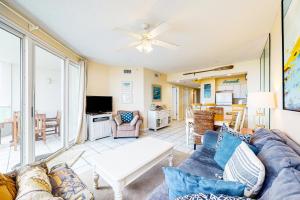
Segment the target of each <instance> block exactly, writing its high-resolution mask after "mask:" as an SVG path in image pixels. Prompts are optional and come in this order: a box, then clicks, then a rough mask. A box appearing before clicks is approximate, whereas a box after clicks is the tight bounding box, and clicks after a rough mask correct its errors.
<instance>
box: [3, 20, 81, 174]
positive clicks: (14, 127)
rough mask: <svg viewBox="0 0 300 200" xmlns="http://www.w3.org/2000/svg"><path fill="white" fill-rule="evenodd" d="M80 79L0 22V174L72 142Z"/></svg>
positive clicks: (72, 65)
mask: <svg viewBox="0 0 300 200" xmlns="http://www.w3.org/2000/svg"><path fill="white" fill-rule="evenodd" d="M20 31H21V30H20ZM23 48H24V50H23ZM81 74H82V71H81V66H80V65H79V64H78V63H76V62H75V61H71V60H69V58H67V57H66V56H63V55H61V54H60V53H59V52H57V51H56V50H55V49H53V48H52V47H51V46H48V45H45V44H44V43H41V42H40V41H39V39H37V38H32V37H31V35H26V33H24V34H23V33H20V32H18V31H17V30H15V29H13V28H12V27H10V26H8V25H7V24H4V23H3V22H2V21H1V19H0V173H5V172H9V171H12V170H13V169H14V167H16V166H17V165H20V164H27V163H30V162H33V161H34V160H39V159H41V158H46V157H48V156H49V155H51V154H53V153H54V152H57V151H58V150H61V149H62V148H64V147H67V146H68V145H70V144H72V142H74V141H75V139H76V136H77V134H78V128H79V123H80V118H79V113H80V111H81V109H82V108H80V107H79V106H80V105H81V104H80V102H81V101H80V100H82V99H81V97H80V96H81V95H80V94H81V93H80V81H81ZM23 132H24V133H26V134H23Z"/></svg>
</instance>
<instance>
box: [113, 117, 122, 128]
mask: <svg viewBox="0 0 300 200" xmlns="http://www.w3.org/2000/svg"><path fill="white" fill-rule="evenodd" d="M115 121H116V123H117V125H118V126H120V125H121V124H122V123H123V122H122V119H121V116H120V115H117V116H116V117H115Z"/></svg>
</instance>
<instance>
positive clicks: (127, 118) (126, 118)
mask: <svg viewBox="0 0 300 200" xmlns="http://www.w3.org/2000/svg"><path fill="white" fill-rule="evenodd" d="M121 119H122V122H123V123H130V122H131V121H132V119H133V112H121Z"/></svg>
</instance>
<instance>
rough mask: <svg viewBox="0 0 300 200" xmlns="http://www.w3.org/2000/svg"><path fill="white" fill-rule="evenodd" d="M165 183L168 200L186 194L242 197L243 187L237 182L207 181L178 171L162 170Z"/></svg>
mask: <svg viewBox="0 0 300 200" xmlns="http://www.w3.org/2000/svg"><path fill="white" fill-rule="evenodd" d="M163 171H164V174H165V181H166V183H167V185H168V188H169V200H174V199H176V198H177V197H181V196H184V195H188V194H197V193H206V194H207V193H208V194H226V195H230V196H243V194H244V189H245V185H244V184H242V183H239V182H233V181H223V180H215V179H207V178H204V177H201V176H193V175H191V174H189V173H186V172H183V171H181V170H179V169H176V168H172V167H166V168H163Z"/></svg>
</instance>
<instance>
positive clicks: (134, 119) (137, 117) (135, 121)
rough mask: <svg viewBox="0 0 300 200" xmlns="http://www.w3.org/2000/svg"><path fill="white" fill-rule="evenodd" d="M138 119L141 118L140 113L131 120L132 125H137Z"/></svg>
mask: <svg viewBox="0 0 300 200" xmlns="http://www.w3.org/2000/svg"><path fill="white" fill-rule="evenodd" d="M138 120H139V116H138V115H136V116H134V117H133V119H132V120H131V122H130V126H135V125H136V123H137V121H138Z"/></svg>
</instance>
